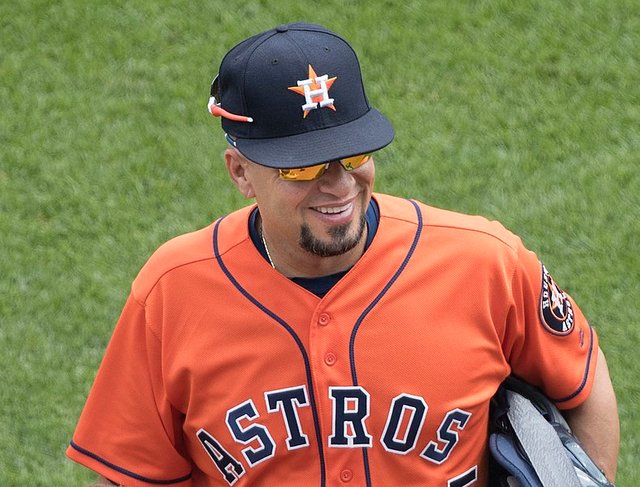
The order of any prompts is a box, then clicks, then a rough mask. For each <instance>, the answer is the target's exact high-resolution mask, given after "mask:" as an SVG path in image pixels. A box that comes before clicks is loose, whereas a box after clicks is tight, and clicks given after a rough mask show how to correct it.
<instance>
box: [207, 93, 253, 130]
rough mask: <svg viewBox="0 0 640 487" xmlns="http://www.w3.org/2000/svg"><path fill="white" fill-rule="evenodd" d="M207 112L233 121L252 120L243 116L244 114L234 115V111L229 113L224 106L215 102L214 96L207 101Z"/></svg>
mask: <svg viewBox="0 0 640 487" xmlns="http://www.w3.org/2000/svg"><path fill="white" fill-rule="evenodd" d="M207 108H208V110H209V113H210V114H211V115H213V116H214V117H223V118H226V119H228V120H233V121H234V122H249V123H250V122H253V118H251V117H245V116H244V115H236V114H235V113H230V112H228V111H226V110H225V109H224V108H222V107H221V106H220V103H217V101H216V99H215V97H213V96H212V97H211V98H209V103H208V105H207Z"/></svg>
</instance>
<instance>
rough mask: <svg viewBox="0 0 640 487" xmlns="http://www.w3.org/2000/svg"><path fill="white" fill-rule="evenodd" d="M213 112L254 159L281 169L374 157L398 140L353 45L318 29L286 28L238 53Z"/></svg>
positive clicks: (223, 70) (228, 58) (225, 64)
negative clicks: (372, 100)
mask: <svg viewBox="0 0 640 487" xmlns="http://www.w3.org/2000/svg"><path fill="white" fill-rule="evenodd" d="M209 111H210V112H211V113H212V115H214V116H220V117H221V120H222V129H223V130H224V131H225V133H226V134H227V136H228V139H231V141H232V143H233V144H234V145H235V147H236V148H237V149H238V150H239V151H240V152H241V153H242V154H243V155H244V156H245V157H246V158H247V159H250V160H251V161H254V162H256V163H258V164H261V165H263V166H268V167H274V168H293V167H306V166H312V165H315V164H320V163H323V162H329V161H333V160H337V159H343V158H345V157H350V156H353V155H356V154H367V153H371V152H374V151H376V150H378V149H381V148H383V147H385V146H386V145H388V144H389V143H391V141H392V140H393V136H394V131H393V126H392V125H391V123H390V122H389V121H388V120H387V119H386V118H385V117H384V115H382V114H381V113H380V112H379V111H377V110H376V109H375V108H373V107H371V106H370V105H369V101H368V100H367V96H366V94H365V90H364V86H363V83H362V74H361V72H360V64H359V62H358V58H357V56H356V53H355V52H354V50H353V49H352V47H351V46H350V45H349V44H348V43H347V42H346V41H345V40H344V39H342V38H341V37H340V36H339V35H337V34H335V33H333V32H331V31H329V30H327V29H326V28H324V27H322V26H319V25H314V24H306V23H293V24H286V25H280V26H278V27H276V28H274V29H272V30H268V31H266V32H263V33H261V34H257V35H255V36H253V37H250V38H249V39H246V40H245V41H243V42H241V43H240V44H238V45H237V46H235V47H234V48H233V49H231V50H230V51H229V52H228V53H227V54H226V55H225V57H224V58H223V60H222V63H221V64H220V70H219V72H218V76H216V78H215V79H214V81H213V83H212V84H211V98H210V99H209Z"/></svg>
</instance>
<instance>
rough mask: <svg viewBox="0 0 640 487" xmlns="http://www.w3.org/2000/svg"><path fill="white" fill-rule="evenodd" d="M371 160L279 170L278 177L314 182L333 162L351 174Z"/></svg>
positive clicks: (366, 156) (355, 158)
mask: <svg viewBox="0 0 640 487" xmlns="http://www.w3.org/2000/svg"><path fill="white" fill-rule="evenodd" d="M224 136H225V138H226V139H227V142H229V143H230V144H231V145H232V146H233V147H236V141H235V140H234V139H233V138H232V137H231V136H230V135H229V134H224ZM369 159H371V154H358V155H357V156H351V157H345V158H344V159H336V160H335V161H330V162H323V163H322V164H316V165H315V166H308V167H296V168H288V169H278V175H279V176H280V179H284V180H285V181H313V180H314V179H318V178H319V177H320V176H322V175H323V174H324V173H325V171H326V170H327V168H328V167H329V164H331V163H332V162H339V163H340V165H341V166H342V167H343V168H344V170H345V171H347V172H350V171H353V170H354V169H358V168H359V167H361V166H364V165H365V164H366V163H367V162H369Z"/></svg>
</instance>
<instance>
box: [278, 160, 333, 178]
mask: <svg viewBox="0 0 640 487" xmlns="http://www.w3.org/2000/svg"><path fill="white" fill-rule="evenodd" d="M327 166H328V164H317V165H315V166H310V167H299V168H295V169H280V177H281V178H282V179H284V180H286V181H312V180H314V179H317V178H319V177H320V176H322V174H323V173H324V171H325V169H326V168H327Z"/></svg>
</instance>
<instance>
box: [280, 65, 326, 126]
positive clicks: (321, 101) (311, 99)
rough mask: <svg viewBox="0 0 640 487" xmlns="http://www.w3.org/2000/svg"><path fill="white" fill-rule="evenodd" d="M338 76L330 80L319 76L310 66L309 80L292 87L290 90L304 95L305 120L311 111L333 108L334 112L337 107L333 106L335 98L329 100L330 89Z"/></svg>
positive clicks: (298, 82) (299, 81)
mask: <svg viewBox="0 0 640 487" xmlns="http://www.w3.org/2000/svg"><path fill="white" fill-rule="evenodd" d="M336 79H337V76H334V77H333V78H329V76H328V75H326V74H325V75H323V76H318V75H317V74H316V72H315V70H314V69H313V66H311V65H310V64H309V77H308V78H307V79H303V80H298V81H297V86H290V87H289V88H288V89H289V90H291V91H294V92H295V93H298V94H299V95H303V96H304V99H305V102H306V103H305V104H304V105H302V110H303V111H304V114H303V118H307V115H309V112H310V111H311V110H315V109H317V108H324V107H327V108H331V110H333V111H334V112H335V111H336V107H335V106H334V105H333V101H334V100H333V98H329V89H330V88H331V85H332V84H333V82H334V81H335V80H336Z"/></svg>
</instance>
